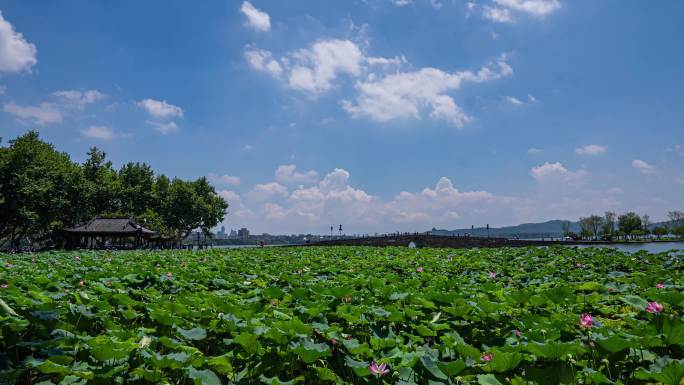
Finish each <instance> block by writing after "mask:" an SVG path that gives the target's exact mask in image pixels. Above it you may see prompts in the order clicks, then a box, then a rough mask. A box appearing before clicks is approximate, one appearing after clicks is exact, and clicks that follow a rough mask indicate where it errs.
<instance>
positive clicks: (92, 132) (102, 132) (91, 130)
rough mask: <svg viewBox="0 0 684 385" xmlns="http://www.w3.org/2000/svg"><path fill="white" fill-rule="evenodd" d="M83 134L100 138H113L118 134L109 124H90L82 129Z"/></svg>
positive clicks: (92, 137)
mask: <svg viewBox="0 0 684 385" xmlns="http://www.w3.org/2000/svg"><path fill="white" fill-rule="evenodd" d="M81 135H83V136H85V137H87V138H91V139H100V140H112V139H114V138H116V137H117V136H118V135H117V133H116V132H114V130H112V128H111V127H107V126H90V127H88V128H86V129H84V130H81Z"/></svg>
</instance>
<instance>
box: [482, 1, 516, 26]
mask: <svg viewBox="0 0 684 385" xmlns="http://www.w3.org/2000/svg"><path fill="white" fill-rule="evenodd" d="M482 16H483V17H484V18H485V19H489V20H491V21H495V22H497V23H512V22H513V17H512V16H511V13H510V11H509V10H508V9H506V8H499V7H490V6H488V5H485V6H483V7H482Z"/></svg>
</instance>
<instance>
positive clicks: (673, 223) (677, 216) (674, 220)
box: [667, 211, 684, 228]
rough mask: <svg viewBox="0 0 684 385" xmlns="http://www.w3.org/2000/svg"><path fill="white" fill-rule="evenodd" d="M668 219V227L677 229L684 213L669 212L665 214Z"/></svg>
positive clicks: (683, 220)
mask: <svg viewBox="0 0 684 385" xmlns="http://www.w3.org/2000/svg"><path fill="white" fill-rule="evenodd" d="M667 217H668V218H669V219H670V227H673V228H674V227H677V225H679V224H681V223H682V222H684V211H670V212H668V213H667Z"/></svg>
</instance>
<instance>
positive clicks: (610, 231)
mask: <svg viewBox="0 0 684 385" xmlns="http://www.w3.org/2000/svg"><path fill="white" fill-rule="evenodd" d="M616 218H617V215H616V214H615V213H614V212H612V211H606V213H605V214H604V215H603V229H602V231H603V235H604V236H605V237H607V238H611V237H612V236H613V235H615V219H616Z"/></svg>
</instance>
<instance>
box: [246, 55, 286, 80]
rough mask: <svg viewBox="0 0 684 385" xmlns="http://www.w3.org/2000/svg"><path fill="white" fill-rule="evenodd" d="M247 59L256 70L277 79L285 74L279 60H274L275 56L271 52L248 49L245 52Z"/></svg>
mask: <svg viewBox="0 0 684 385" xmlns="http://www.w3.org/2000/svg"><path fill="white" fill-rule="evenodd" d="M245 59H247V63H249V65H250V66H251V67H252V68H254V69H255V70H257V71H262V72H267V73H269V74H271V75H272V76H273V77H275V78H278V77H280V74H281V73H282V72H283V67H282V66H281V65H280V63H278V61H277V60H275V59H273V55H272V54H271V52H269V51H266V50H263V49H254V48H247V49H246V50H245Z"/></svg>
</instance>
